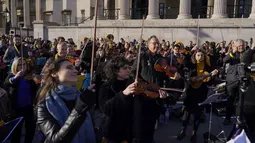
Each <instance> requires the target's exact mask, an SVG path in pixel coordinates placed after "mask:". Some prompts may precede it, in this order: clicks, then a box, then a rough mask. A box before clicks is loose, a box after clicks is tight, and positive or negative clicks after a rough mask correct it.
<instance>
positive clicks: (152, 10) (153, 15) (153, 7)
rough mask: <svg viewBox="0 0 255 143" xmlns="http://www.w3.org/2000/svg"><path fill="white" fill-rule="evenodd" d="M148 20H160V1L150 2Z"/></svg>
mask: <svg viewBox="0 0 255 143" xmlns="http://www.w3.org/2000/svg"><path fill="white" fill-rule="evenodd" d="M147 19H159V0H149V9H148V15H147Z"/></svg>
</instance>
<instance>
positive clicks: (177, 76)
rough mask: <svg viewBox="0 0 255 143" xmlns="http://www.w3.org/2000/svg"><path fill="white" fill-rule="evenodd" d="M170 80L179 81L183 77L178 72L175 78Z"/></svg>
mask: <svg viewBox="0 0 255 143" xmlns="http://www.w3.org/2000/svg"><path fill="white" fill-rule="evenodd" d="M170 78H171V79H173V80H179V79H180V78H181V75H180V74H179V73H178V72H176V73H175V74H174V77H170Z"/></svg>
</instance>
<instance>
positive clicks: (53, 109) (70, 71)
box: [37, 59, 96, 143]
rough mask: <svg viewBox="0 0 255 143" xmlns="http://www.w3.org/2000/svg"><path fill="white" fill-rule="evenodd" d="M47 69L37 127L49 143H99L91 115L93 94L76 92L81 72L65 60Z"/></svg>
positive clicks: (50, 65) (56, 62)
mask: <svg viewBox="0 0 255 143" xmlns="http://www.w3.org/2000/svg"><path fill="white" fill-rule="evenodd" d="M46 69H47V70H46V72H45V73H44V81H45V83H44V85H43V87H42V89H41V91H40V93H39V102H38V104H37V125H38V127H39V130H40V131H41V132H42V133H43V134H44V136H45V143H84V142H86V143H96V138H95V133H94V127H93V123H92V120H91V117H90V114H89V112H88V110H89V109H90V108H91V107H92V104H93V102H91V99H93V97H92V96H91V95H92V94H91V93H90V91H89V90H87V89H86V90H84V91H83V92H82V93H81V92H80V91H78V89H77V88H76V82H77V77H78V75H77V73H78V72H77V70H76V69H75V67H74V65H73V64H72V63H71V62H70V61H68V60H66V59H61V60H57V61H54V62H53V63H51V64H49V65H48V66H47V67H46ZM94 86H95V85H91V86H90V87H89V88H88V89H92V88H93V87H94Z"/></svg>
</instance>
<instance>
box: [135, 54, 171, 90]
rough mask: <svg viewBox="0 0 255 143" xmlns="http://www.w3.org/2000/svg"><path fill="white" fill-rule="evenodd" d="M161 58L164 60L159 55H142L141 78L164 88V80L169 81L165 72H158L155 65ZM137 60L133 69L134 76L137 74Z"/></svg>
mask: <svg viewBox="0 0 255 143" xmlns="http://www.w3.org/2000/svg"><path fill="white" fill-rule="evenodd" d="M160 58H163V57H162V56H161V55H159V54H155V55H152V54H151V53H150V52H145V53H143V54H141V59H140V65H139V76H140V77H141V78H142V79H144V80H145V81H147V82H152V83H156V84H157V85H159V86H160V87H163V84H164V80H168V78H167V76H166V74H165V73H164V72H158V71H156V70H155V68H154V64H155V63H156V61H157V60H158V59H160ZM136 65H137V60H136V61H135V63H134V65H133V67H132V75H133V76H135V74H136Z"/></svg>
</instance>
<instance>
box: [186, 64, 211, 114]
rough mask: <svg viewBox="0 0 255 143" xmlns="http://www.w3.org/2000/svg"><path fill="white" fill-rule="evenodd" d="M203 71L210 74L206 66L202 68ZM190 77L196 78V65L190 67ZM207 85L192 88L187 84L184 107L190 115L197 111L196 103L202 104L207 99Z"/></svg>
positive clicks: (209, 69)
mask: <svg viewBox="0 0 255 143" xmlns="http://www.w3.org/2000/svg"><path fill="white" fill-rule="evenodd" d="M204 71H207V72H209V73H210V72H211V68H210V67H209V66H208V65H206V63H205V67H204ZM190 76H191V77H196V76H197V67H196V64H191V65H190ZM207 84H208V83H205V82H204V83H202V85H201V86H200V87H199V88H196V89H195V88H193V87H192V83H190V84H189V86H188V88H187V90H186V98H185V99H184V105H185V107H186V110H188V111H189V112H192V113H196V112H197V111H198V110H199V106H198V103H201V102H203V101H204V100H205V99H206V98H207V93H208V87H207Z"/></svg>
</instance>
